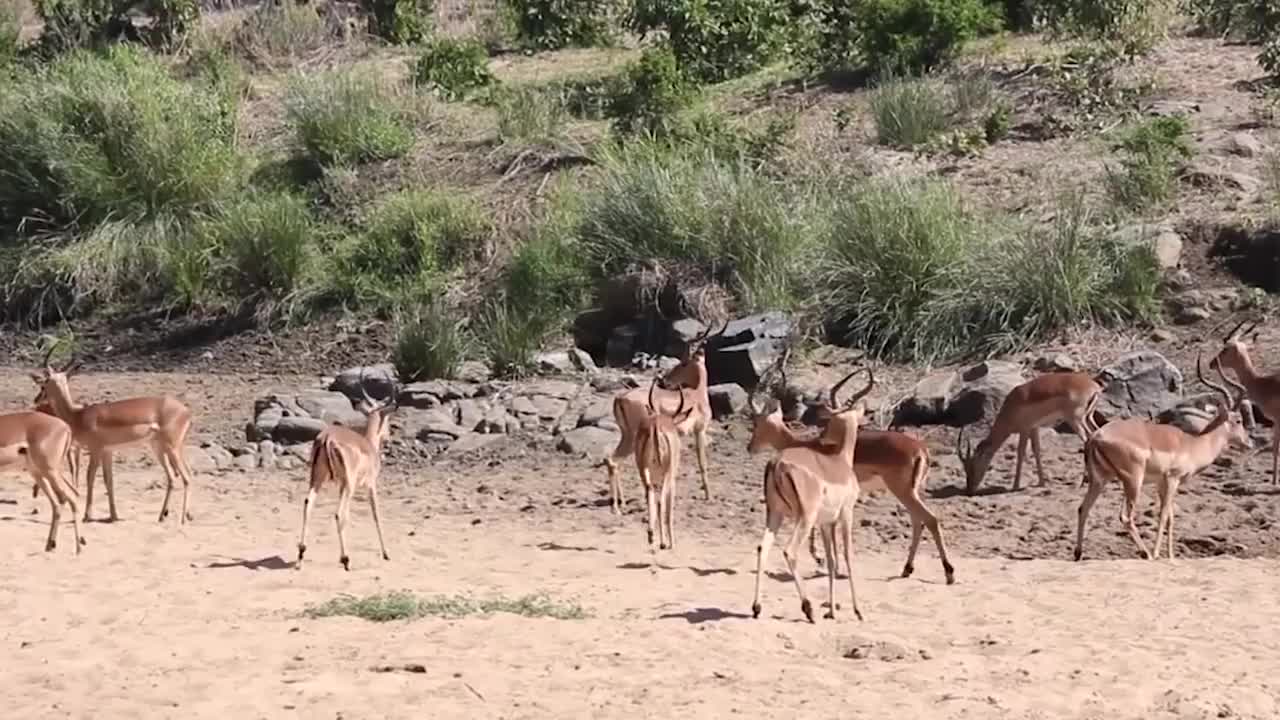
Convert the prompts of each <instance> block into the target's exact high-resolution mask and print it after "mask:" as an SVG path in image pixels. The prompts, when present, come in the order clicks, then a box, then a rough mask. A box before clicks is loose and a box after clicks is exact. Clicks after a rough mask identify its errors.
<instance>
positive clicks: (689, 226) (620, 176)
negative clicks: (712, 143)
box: [574, 143, 812, 308]
mask: <svg viewBox="0 0 1280 720" xmlns="http://www.w3.org/2000/svg"><path fill="white" fill-rule="evenodd" d="M601 162H602V168H601V171H602V172H601V174H600V177H599V179H598V181H597V182H596V183H595V184H594V185H592V186H591V187H590V188H589V189H588V190H586V191H585V192H584V193H583V194H582V196H581V198H579V200H578V202H580V203H581V205H580V210H579V212H580V215H579V220H578V222H577V224H576V228H575V231H574V235H575V237H576V238H577V246H576V249H577V252H578V254H579V255H580V257H581V259H582V262H584V263H585V264H584V265H583V267H586V268H588V269H589V270H590V271H591V272H592V273H596V274H597V276H598V277H608V276H611V275H615V274H618V273H622V272H624V271H626V270H628V269H631V268H632V267H634V266H636V265H637V264H639V263H648V262H650V261H657V262H658V263H659V264H662V265H666V266H668V267H679V268H680V269H681V270H682V271H684V272H693V273H697V274H698V275H700V276H701V277H703V278H706V279H709V280H714V281H716V282H718V283H719V284H720V285H722V286H723V287H725V288H728V289H730V290H731V291H732V292H733V293H734V294H735V295H736V296H737V298H738V299H739V301H740V302H741V303H742V304H743V305H745V306H747V307H750V308H779V307H792V306H795V305H796V304H797V302H798V300H799V299H800V298H802V297H803V296H804V295H806V294H807V293H808V289H809V288H811V287H812V283H811V279H806V278H804V277H803V276H802V274H801V273H798V272H797V270H798V268H800V267H801V263H802V262H803V258H804V256H805V253H806V251H807V249H808V248H810V247H811V246H812V245H811V242H810V230H811V227H810V225H809V222H808V220H807V218H806V210H807V208H806V207H805V205H804V203H805V201H806V200H807V196H806V193H805V192H803V190H802V189H801V188H797V187H790V186H787V185H784V184H782V183H779V182H775V181H773V180H771V179H769V178H768V177H767V176H765V175H764V174H763V173H761V172H759V171H756V170H754V169H753V168H751V167H750V166H748V165H744V164H741V163H731V162H725V161H723V160H720V159H718V158H716V157H714V156H712V155H710V154H709V153H705V152H702V153H697V152H686V153H681V154H679V155H674V154H669V153H666V152H664V151H663V149H662V148H661V147H655V146H653V145H651V144H648V143H634V144H633V145H632V146H629V147H626V148H623V149H621V150H616V151H614V152H612V153H611V154H607V155H606V156H605V157H603V158H602V161H601Z"/></svg>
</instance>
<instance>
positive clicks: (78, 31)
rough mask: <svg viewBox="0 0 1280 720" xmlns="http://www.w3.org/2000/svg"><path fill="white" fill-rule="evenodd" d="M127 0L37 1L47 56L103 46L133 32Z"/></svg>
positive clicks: (41, 38)
mask: <svg viewBox="0 0 1280 720" xmlns="http://www.w3.org/2000/svg"><path fill="white" fill-rule="evenodd" d="M130 5H131V3H130V2H126V0H35V6H36V12H37V13H38V14H39V15H40V19H41V20H43V21H44V30H42V31H41V34H40V46H41V49H42V51H43V53H44V54H45V55H55V54H58V53H62V52H66V51H68V50H74V49H76V48H91V47H101V46H103V45H105V44H106V43H108V42H109V41H111V40H114V39H115V38H118V37H121V36H122V35H123V34H124V33H125V30H126V29H131V27H132V26H131V25H130V24H129V21H128V19H127V18H126V17H125V15H124V13H125V11H127V10H128V9H129V7H130Z"/></svg>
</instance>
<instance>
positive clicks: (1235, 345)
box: [1209, 319, 1258, 374]
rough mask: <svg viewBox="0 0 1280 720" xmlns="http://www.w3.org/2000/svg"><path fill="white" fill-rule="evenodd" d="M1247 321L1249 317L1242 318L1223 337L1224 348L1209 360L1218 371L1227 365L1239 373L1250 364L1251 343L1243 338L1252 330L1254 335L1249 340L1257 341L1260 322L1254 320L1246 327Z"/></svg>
mask: <svg viewBox="0 0 1280 720" xmlns="http://www.w3.org/2000/svg"><path fill="white" fill-rule="evenodd" d="M1246 322H1248V320H1247V319H1246V320H1241V321H1240V322H1239V323H1237V324H1236V326H1235V327H1234V328H1232V329H1231V332H1229V333H1227V334H1226V336H1224V337H1223V338H1222V349H1221V350H1219V351H1218V354H1217V355H1214V356H1213V359H1212V360H1210V361H1209V367H1211V368H1214V369H1217V370H1218V371H1221V370H1222V368H1223V367H1226V368H1227V369H1228V370H1231V371H1233V372H1235V373H1237V374H1239V373H1240V371H1241V370H1243V369H1244V368H1246V367H1248V366H1249V364H1250V362H1249V345H1248V344H1247V343H1246V342H1245V341H1244V339H1243V338H1244V336H1245V335H1249V333H1251V332H1252V333H1253V335H1252V336H1250V338H1249V342H1254V341H1256V340H1257V339H1258V330H1257V327H1258V323H1257V322H1252V323H1249V325H1248V327H1245V323H1246Z"/></svg>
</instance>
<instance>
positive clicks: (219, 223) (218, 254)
mask: <svg viewBox="0 0 1280 720" xmlns="http://www.w3.org/2000/svg"><path fill="white" fill-rule="evenodd" d="M198 232H199V233H200V234H201V237H202V238H203V241H204V242H205V243H206V245H207V246H208V247H209V248H211V255H212V257H213V258H215V259H216V264H215V266H214V267H213V270H214V273H215V274H216V275H217V276H218V277H220V278H221V279H222V280H223V283H224V284H225V287H226V288H227V289H228V290H229V291H231V292H233V293H235V294H236V295H237V296H238V297H258V296H261V297H267V298H274V299H280V298H285V297H288V296H290V295H292V294H294V293H295V292H297V291H298V290H300V289H301V288H302V286H303V283H304V280H305V279H306V276H307V273H308V272H309V271H310V270H311V268H312V262H313V260H314V258H315V249H316V247H318V246H321V244H322V243H321V239H322V238H321V237H320V236H321V235H322V233H323V229H322V228H321V227H319V225H318V224H317V223H316V221H315V219H314V218H313V217H312V215H311V212H310V210H309V209H308V207H307V204H306V201H305V200H303V199H302V198H299V197H297V196H294V195H286V194H269V195H266V196H260V197H253V198H251V199H247V200H244V201H242V202H240V203H238V204H236V205H233V206H231V207H229V208H227V210H226V211H225V212H224V213H222V214H220V215H218V216H216V217H214V218H212V219H210V220H209V221H207V222H206V223H204V224H202V226H201V227H200V228H199V229H198Z"/></svg>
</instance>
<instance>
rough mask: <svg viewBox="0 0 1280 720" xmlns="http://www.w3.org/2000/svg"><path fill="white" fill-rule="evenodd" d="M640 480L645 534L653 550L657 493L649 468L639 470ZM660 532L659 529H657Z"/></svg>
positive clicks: (650, 549) (656, 516)
mask: <svg viewBox="0 0 1280 720" xmlns="http://www.w3.org/2000/svg"><path fill="white" fill-rule="evenodd" d="M640 481H641V483H642V484H643V485H644V505H645V534H646V535H645V536H646V537H647V538H648V541H649V551H650V552H652V551H653V532H654V529H655V526H656V525H657V524H658V523H659V520H658V493H657V491H656V490H655V489H654V487H653V477H652V473H651V472H650V471H649V470H647V469H646V470H641V471H640ZM659 532H661V529H659Z"/></svg>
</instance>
